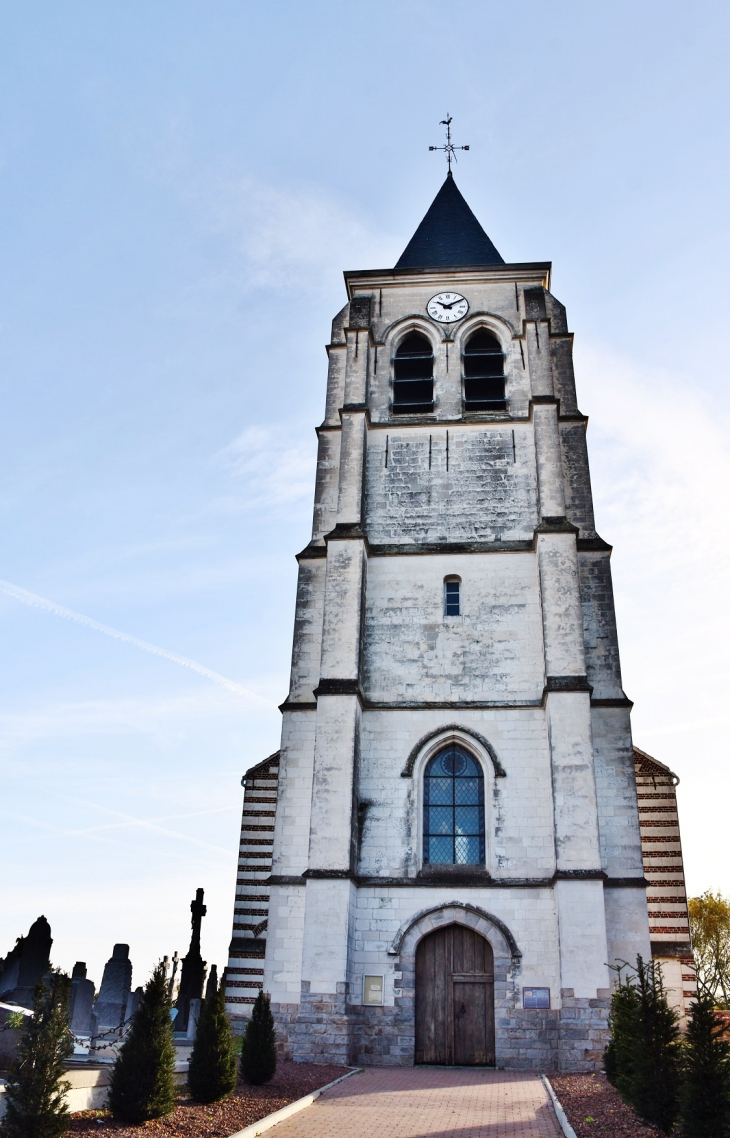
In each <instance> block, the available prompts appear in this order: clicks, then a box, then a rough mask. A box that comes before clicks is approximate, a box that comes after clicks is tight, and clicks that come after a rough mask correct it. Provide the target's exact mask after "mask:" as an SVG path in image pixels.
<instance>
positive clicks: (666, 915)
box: [634, 747, 697, 1016]
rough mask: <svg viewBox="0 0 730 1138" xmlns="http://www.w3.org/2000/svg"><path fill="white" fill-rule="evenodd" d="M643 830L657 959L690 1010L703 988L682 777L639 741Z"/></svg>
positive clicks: (683, 1011)
mask: <svg viewBox="0 0 730 1138" xmlns="http://www.w3.org/2000/svg"><path fill="white" fill-rule="evenodd" d="M634 764H635V768H636V789H637V796H638V800H639V830H640V832H641V851H642V858H643V862H644V876H645V877H646V880H647V882H648V888H647V891H646V896H647V901H648V904H649V934H650V937H651V950H652V956H653V958H654V960H658V961H660V962H661V965H662V972H663V974H664V979H665V982H666V983H667V987H668V988H669V989H672V990H673V991H674V993H675V1003H676V1005H677V1006H678V1009H679V1011H680V1014H682V1016H684V1015H685V1014H686V1012H687V1008H688V1005H689V1003H690V1001H691V1000H693V999H694V998H695V996H696V994H697V981H696V978H695V967H694V958H693V956H692V943H691V940H690V931H689V911H688V908H687V890H686V887H685V881H684V862H683V860H682V842H681V839H680V834H679V815H678V813H677V791H676V788H677V785H678V784H679V779H678V778H677V776H676V775H675V774H674V773H673V772H672V771H670V769H669V767H666V766H664V764H663V763H660V762H658V761H657V760H656V759H654V758H652V756H651V755H647V754H646V752H645V751H640V750H639V748H638V747H634Z"/></svg>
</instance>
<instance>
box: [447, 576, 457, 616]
mask: <svg viewBox="0 0 730 1138" xmlns="http://www.w3.org/2000/svg"><path fill="white" fill-rule="evenodd" d="M444 611H445V613H446V616H461V581H444Z"/></svg>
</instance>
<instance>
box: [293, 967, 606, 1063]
mask: <svg viewBox="0 0 730 1138" xmlns="http://www.w3.org/2000/svg"><path fill="white" fill-rule="evenodd" d="M302 987H303V989H308V987H309V986H308V985H307V984H303V985H302ZM338 987H341V988H343V989H344V988H345V987H346V985H344V984H343V985H338ZM502 1003H503V1004H506V1003H507V1001H502ZM561 1005H562V1006H561V1007H560V1008H554V1009H550V1010H545V1011H539V1010H536V1009H527V1008H516V1007H513V1008H509V1007H506V1006H502V1007H501V1008H499V1009H497V1014H496V1016H495V1037H496V1038H495V1042H496V1064H495V1065H496V1066H497V1067H500V1068H506V1069H508V1070H526V1071H544V1070H550V1071H565V1072H581V1073H592V1072H595V1071H600V1070H601V1068H602V1065H603V1052H604V1049H605V1047H606V1044H607V1042H608V1025H607V1021H608V1010H609V1005H610V997H609V991H608V989H599V990H598V992H597V993H596V997H595V998H594V999H587V998H579V997H576V996H574V995H573V989H572V988H563V989H562V992H561ZM272 1012H273V1014H274V1020H275V1022H276V1029H277V1044H278V1049H279V1051H280V1053H281V1054H282V1056H284V1057H286V1058H290V1059H293V1060H294V1061H295V1062H299V1063H322V1064H330V1063H335V1064H342V1065H344V1066H347V1065H351V1066H358V1067H411V1066H413V1064H414V1053H415V1023H414V1002H413V998H412V997H410V996H402V997H398V998H397V999H396V1003H395V1006H394V1007H371V1008H364V1007H362V1006H357V1005H355V1006H353V1005H348V1003H347V993H346V992H345V991H340V992H335V993H324V994H321V993H319V994H313V993H310V992H309V991H308V990H306V991H303V992H302V1002H301V1003H300V1004H272Z"/></svg>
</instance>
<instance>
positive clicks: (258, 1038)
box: [241, 992, 276, 1087]
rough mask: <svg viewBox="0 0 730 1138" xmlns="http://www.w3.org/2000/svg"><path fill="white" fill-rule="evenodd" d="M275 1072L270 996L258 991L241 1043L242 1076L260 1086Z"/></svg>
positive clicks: (252, 1084)
mask: <svg viewBox="0 0 730 1138" xmlns="http://www.w3.org/2000/svg"><path fill="white" fill-rule="evenodd" d="M275 1072H276V1033H275V1030H274V1017H273V1016H272V1014H271V1000H270V999H269V997H268V996H267V995H264V993H263V992H259V994H258V996H257V997H256V1003H255V1004H254V1006H253V1012H252V1014H251V1019H250V1020H249V1021H248V1023H247V1024H246V1033H245V1035H244V1037H243V1046H242V1047H241V1077H242V1079H243V1080H244V1082H246V1083H249V1084H251V1086H254V1087H260V1086H261V1085H262V1084H263V1083H268V1082H269V1080H270V1079H273V1077H274V1074H275Z"/></svg>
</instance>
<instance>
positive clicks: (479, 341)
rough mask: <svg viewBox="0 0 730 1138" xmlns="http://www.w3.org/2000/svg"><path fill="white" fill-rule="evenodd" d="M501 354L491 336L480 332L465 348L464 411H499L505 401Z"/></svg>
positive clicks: (497, 343)
mask: <svg viewBox="0 0 730 1138" xmlns="http://www.w3.org/2000/svg"><path fill="white" fill-rule="evenodd" d="M504 379H505V377H504V353H503V351H502V347H501V345H500V343H499V340H498V339H497V337H496V336H493V335H492V333H491V332H487V331H486V330H485V329H480V330H479V331H478V332H475V333H474V335H473V336H471V337H470V338H469V340H468V341H467V344H466V347H465V348H464V409H465V410H466V411H502V410H503V409H504V408H505V407H506V406H507V400H506V399H505V397H504Z"/></svg>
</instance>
